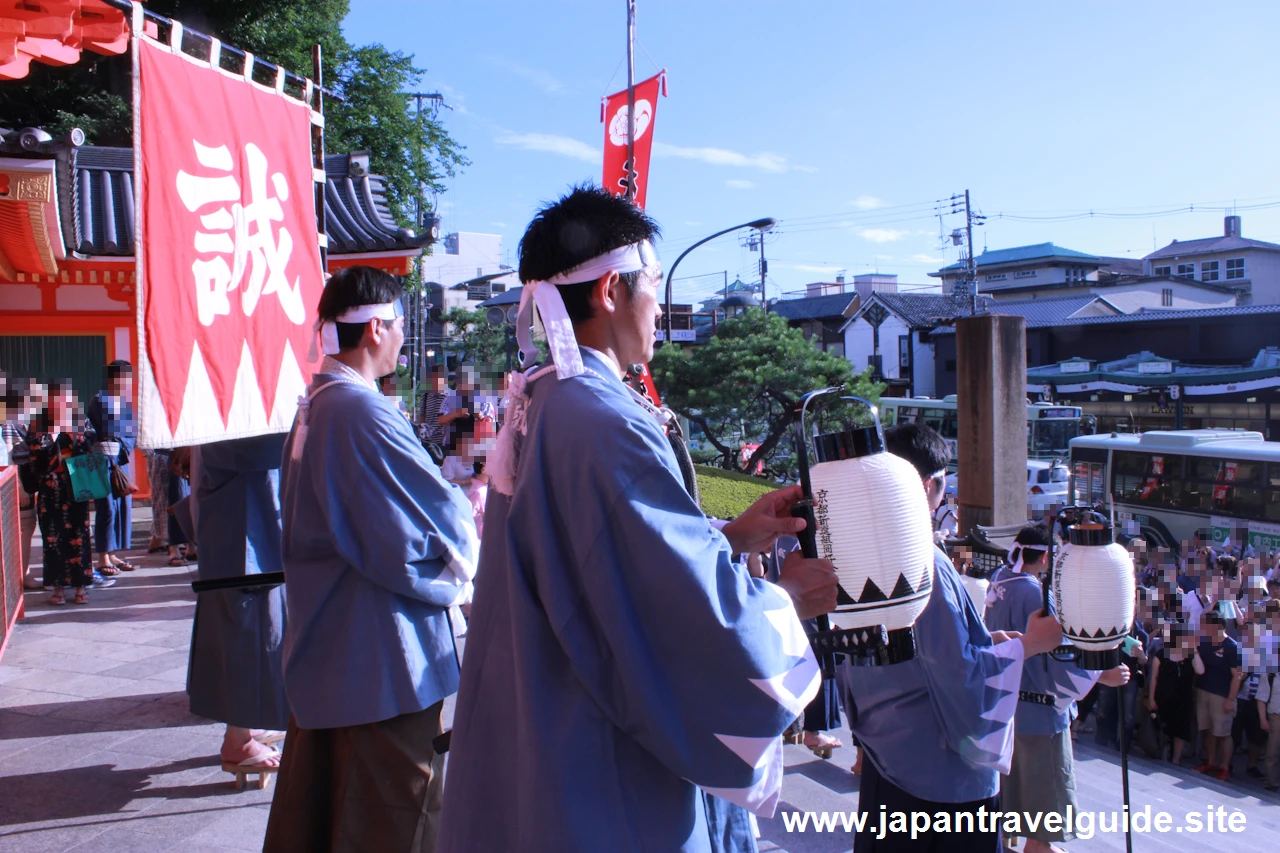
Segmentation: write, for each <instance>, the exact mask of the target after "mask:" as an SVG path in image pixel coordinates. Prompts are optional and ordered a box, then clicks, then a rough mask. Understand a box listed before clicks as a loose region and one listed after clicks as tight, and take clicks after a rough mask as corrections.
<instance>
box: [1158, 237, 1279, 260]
mask: <svg viewBox="0 0 1280 853" xmlns="http://www.w3.org/2000/svg"><path fill="white" fill-rule="evenodd" d="M1239 249H1266V250H1268V251H1271V252H1280V244H1276V243H1267V242H1265V241H1263V240H1248V239H1246V238H1244V237H1205V238H1204V239H1202V240H1174V241H1173V242H1172V243H1170V244H1169V245H1167V246H1165V247H1164V248H1163V249H1158V250H1157V251H1154V252H1152V253H1151V254H1149V255H1147V256H1146V257H1145V258H1143V260H1147V261H1155V260H1159V259H1161V258H1181V257H1186V256H1187V255H1210V254H1215V253H1218V252H1232V251H1237V250H1239Z"/></svg>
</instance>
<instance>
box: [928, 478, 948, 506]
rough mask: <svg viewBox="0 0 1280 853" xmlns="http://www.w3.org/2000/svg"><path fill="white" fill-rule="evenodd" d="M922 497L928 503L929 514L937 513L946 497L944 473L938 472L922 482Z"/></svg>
mask: <svg viewBox="0 0 1280 853" xmlns="http://www.w3.org/2000/svg"><path fill="white" fill-rule="evenodd" d="M924 496H925V497H926V498H927V499H928V501H929V512H937V511H938V507H940V506H942V502H943V500H945V499H946V496H947V472H946V471H940V472H938V473H937V474H934V475H933V476H932V477H930V478H929V479H927V480H925V481H924Z"/></svg>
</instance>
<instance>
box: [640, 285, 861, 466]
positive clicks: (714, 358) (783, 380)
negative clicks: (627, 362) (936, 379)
mask: <svg viewBox="0 0 1280 853" xmlns="http://www.w3.org/2000/svg"><path fill="white" fill-rule="evenodd" d="M650 369H651V370H652V372H653V375H654V379H655V381H656V382H657V384H658V387H659V389H660V392H661V394H662V401H663V403H664V404H666V405H667V406H669V407H670V408H671V409H673V410H674V411H676V412H678V413H680V414H681V415H683V416H685V417H686V418H688V419H689V420H690V421H691V422H692V423H695V424H697V425H698V426H699V427H701V428H702V431H703V433H704V434H705V435H706V436H707V440H708V441H709V442H710V443H711V444H712V446H713V447H715V449H716V450H717V451H718V452H719V454H720V464H721V466H722V467H724V468H731V469H737V468H738V452H739V448H740V447H741V444H743V443H759V445H760V447H759V448H758V449H757V450H756V451H755V452H754V453H753V454H752V456H751V458H750V459H749V460H748V461H747V463H746V465H744V466H742V468H743V470H746V471H752V470H754V469H755V466H756V464H757V463H758V462H762V461H763V462H765V463H766V465H768V466H769V467H770V468H771V469H773V470H775V472H776V473H780V472H781V471H782V470H784V469H786V468H788V467H789V465H788V464H787V458H788V457H789V456H790V449H791V448H790V442H784V441H783V439H784V438H785V437H786V436H787V435H788V430H789V429H790V428H791V427H792V425H793V424H794V423H795V419H796V413H795V409H796V405H797V403H798V402H799V401H800V398H801V397H803V396H804V395H805V394H806V393H808V392H809V391H814V390H817V389H819V388H826V387H830V386H834V385H844V386H845V389H846V393H848V394H852V395H855V396H858V397H865V398H867V399H870V400H871V401H872V402H875V401H876V400H878V399H879V396H880V392H881V391H883V390H884V386H882V385H878V384H876V383H874V382H872V381H871V378H870V375H871V371H870V369H869V368H868V369H867V370H866V371H864V372H863V373H860V374H857V373H854V372H853V367H852V365H850V364H849V362H848V361H846V360H845V359H843V358H839V357H837V356H834V355H832V354H830V353H826V352H822V351H821V350H819V349H817V348H816V347H814V345H813V343H812V342H811V341H809V340H808V339H807V338H806V337H805V336H804V333H803V332H802V331H801V330H799V329H793V328H790V327H789V326H788V325H787V321H786V320H785V319H783V318H782V317H779V316H778V315H777V314H766V313H764V312H763V311H761V310H760V309H751V310H749V311H747V312H745V313H743V314H740V315H738V316H737V317H733V318H731V319H729V320H726V321H725V322H724V323H722V324H721V325H720V327H719V328H718V329H717V330H716V334H715V335H714V336H713V337H712V338H711V340H710V341H708V342H707V343H706V344H703V345H701V346H697V347H690V348H687V349H682V348H679V347H674V346H664V347H661V348H660V349H659V350H658V351H657V353H656V354H655V356H654V359H653V362H652V363H651V364H650ZM782 451H785V452H786V454H787V456H785V457H781V456H778V454H779V453H780V452H782ZM775 457H777V458H775Z"/></svg>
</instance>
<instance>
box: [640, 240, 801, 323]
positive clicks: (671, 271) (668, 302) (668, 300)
mask: <svg viewBox="0 0 1280 853" xmlns="http://www.w3.org/2000/svg"><path fill="white" fill-rule="evenodd" d="M777 224H778V220H776V219H772V218H770V217H766V218H764V219H757V220H755V221H754V222H746V223H744V224H742V225H735V226H733V227H732V228H726V229H724V230H723V231H717V232H716V233H714V234H712V235H711V236H710V237H703V238H702V239H701V240H699V241H698V242H696V243H694V244H693V245H692V246H690V247H689V248H687V249H685V250H684V251H683V252H681V253H680V257H678V258H676V262H675V263H674V264H672V265H671V269H669V270H667V294H666V302H665V307H664V310H665V311H666V314H667V343H671V277H672V276H673V275H675V272H676V267H678V266H680V262H681V261H683V260H684V256H685V255H687V254H689V253H690V252H692V251H693V250H694V249H696V248H698V247H699V246H701V245H702V244H703V243H708V242H710V241H712V240H714V239H715V238H717V237H723V236H724V235H725V234H728V233H730V232H732V231H739V230H741V229H743V228H754V229H756V230H757V231H759V232H761V233H762V234H763V233H764V232H765V231H768V230H769V229H771V228H773V226H774V225H777ZM761 239H762V240H763V238H761Z"/></svg>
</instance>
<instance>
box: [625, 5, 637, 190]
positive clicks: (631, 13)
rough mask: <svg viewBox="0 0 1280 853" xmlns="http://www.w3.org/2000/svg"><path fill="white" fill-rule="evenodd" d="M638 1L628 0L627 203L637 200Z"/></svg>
mask: <svg viewBox="0 0 1280 853" xmlns="http://www.w3.org/2000/svg"><path fill="white" fill-rule="evenodd" d="M636 177H637V170H636V0H627V201H635V200H636Z"/></svg>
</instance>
